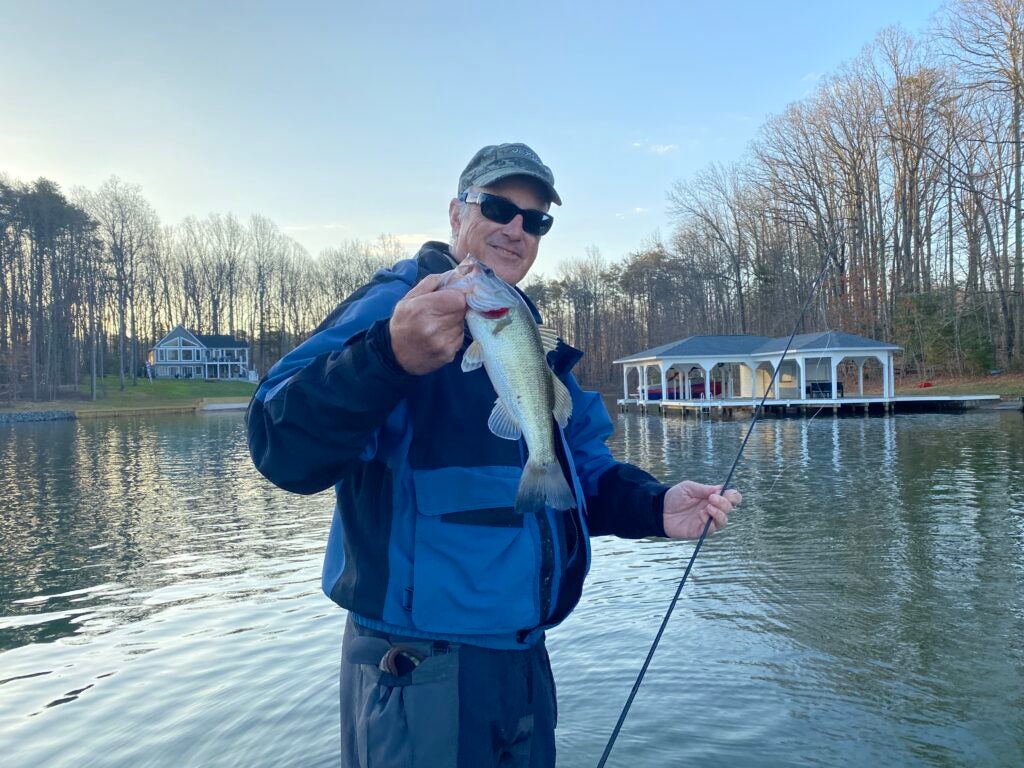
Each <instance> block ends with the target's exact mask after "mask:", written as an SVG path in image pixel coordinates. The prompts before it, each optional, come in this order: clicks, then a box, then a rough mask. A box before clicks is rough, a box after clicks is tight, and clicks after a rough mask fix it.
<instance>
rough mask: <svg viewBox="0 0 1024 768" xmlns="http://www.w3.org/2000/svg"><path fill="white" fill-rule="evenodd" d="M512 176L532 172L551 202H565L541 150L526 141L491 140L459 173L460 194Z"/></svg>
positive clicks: (527, 174) (532, 176)
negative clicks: (511, 142)
mask: <svg viewBox="0 0 1024 768" xmlns="http://www.w3.org/2000/svg"><path fill="white" fill-rule="evenodd" d="M509 176H530V177H531V178H534V179H537V181H539V182H540V183H541V184H543V185H544V188H545V189H546V190H547V193H548V197H549V198H550V199H551V202H553V203H556V204H558V205H561V204H562V198H560V197H559V196H558V193H557V192H556V191H555V177H554V174H552V173H551V169H550V168H548V167H547V166H546V165H544V163H542V162H541V160H540V158H539V157H538V156H537V153H536V152H534V151H533V150H532V149H530V148H529V147H528V146H526V145H525V144H490V145H488V146H486V147H484V148H483V149H481V150H480V151H479V152H477V153H476V154H475V155H473V159H472V160H470V161H469V165H467V166H466V169H465V170H464V171H463V172H462V175H461V176H459V196H460V197H461V196H462V194H463V193H464V192H465V191H466V190H467V189H469V188H470V187H486V186H487V185H488V184H493V183H494V182H496V181H500V180H501V179H504V178H507V177H509Z"/></svg>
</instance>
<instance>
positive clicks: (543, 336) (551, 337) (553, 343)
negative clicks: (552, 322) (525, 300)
mask: <svg viewBox="0 0 1024 768" xmlns="http://www.w3.org/2000/svg"><path fill="white" fill-rule="evenodd" d="M537 330H538V331H540V343H541V346H543V347H544V352H545V353H547V352H554V350H555V347H557V346H558V331H556V330H555V329H554V328H550V327H548V326H546V325H538V326H537Z"/></svg>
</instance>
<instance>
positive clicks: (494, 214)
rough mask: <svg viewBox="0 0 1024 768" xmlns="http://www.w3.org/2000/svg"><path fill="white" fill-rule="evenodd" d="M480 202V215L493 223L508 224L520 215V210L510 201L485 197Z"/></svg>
mask: <svg viewBox="0 0 1024 768" xmlns="http://www.w3.org/2000/svg"><path fill="white" fill-rule="evenodd" d="M481 197H482V199H481V200H480V213H482V214H483V215H484V216H486V217H487V218H488V219H490V220H491V221H496V222H497V223H499V224H508V223H509V222H510V221H512V219H514V218H515V217H516V214H518V213H519V209H518V208H517V207H516V206H515V205H513V204H512V203H510V202H509V201H508V200H503V199H502V198H500V197H483V196H481Z"/></svg>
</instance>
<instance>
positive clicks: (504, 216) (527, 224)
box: [461, 192, 555, 237]
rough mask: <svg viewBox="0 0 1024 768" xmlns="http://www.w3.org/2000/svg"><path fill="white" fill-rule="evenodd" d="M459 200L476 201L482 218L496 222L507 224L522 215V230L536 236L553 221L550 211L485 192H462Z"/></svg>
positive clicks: (546, 229)
mask: <svg viewBox="0 0 1024 768" xmlns="http://www.w3.org/2000/svg"><path fill="white" fill-rule="evenodd" d="M461 200H462V201H463V202H466V203H476V204H477V205H479V206H480V213H482V214H483V215H484V218H486V219H490V220H491V221H494V222H497V223H498V224H508V223H509V222H510V221H512V219H514V218H515V217H516V216H522V217H523V231H524V232H527V233H529V234H531V235H535V236H536V237H541V236H542V235H546V234H547V233H548V232H549V231H550V230H551V225H552V224H554V223H555V219H554V217H553V216H552V215H551V214H550V213H544V211H537V210H534V209H533V208H526V209H524V208H520V207H519V206H518V205H516V204H515V203H513V202H512V201H511V200H506V199H505V198H504V197H498V196H497V195H492V194H489V193H487V192H464V193H463V194H462V197H461Z"/></svg>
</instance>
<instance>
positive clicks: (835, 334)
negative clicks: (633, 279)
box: [615, 331, 901, 363]
mask: <svg viewBox="0 0 1024 768" xmlns="http://www.w3.org/2000/svg"><path fill="white" fill-rule="evenodd" d="M787 341H789V337H788V336H780V337H777V338H771V337H769V336H754V335H753V334H749V333H745V334H737V335H729V336H725V335H722V336H689V337H687V338H685V339H680V340H679V341H672V342H669V343H668V344H662V345H661V346H658V347H652V348H651V349H647V350H644V351H643V352H637V353H635V354H632V355H627V356H626V357H620V358H619V359H618V360H616V361H615V362H616V363H634V362H641V361H644V360H664V359H666V358H672V357H684V358H706V357H714V358H719V359H726V358H730V357H748V356H750V357H757V356H759V355H771V354H778V353H781V352H782V351H783V350H784V349H785V348H786V342H787ZM899 349H901V347H898V346H896V345H895V344H887V343H886V342H884V341H877V340H875V339H869V338H867V337H865V336H857V335H855V334H852V333H843V332H842V331H818V332H816V333H801V334H797V335H796V336H794V337H793V343H792V345H791V346H790V352H817V351H821V352H837V351H843V350H877V351H883V350H893V351H898V350H899Z"/></svg>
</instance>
